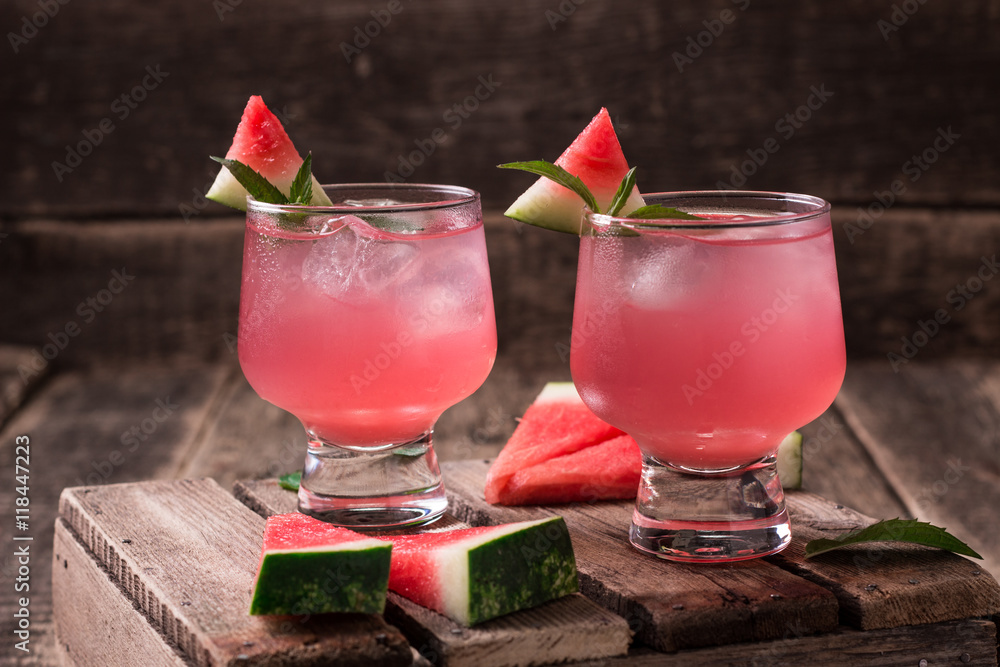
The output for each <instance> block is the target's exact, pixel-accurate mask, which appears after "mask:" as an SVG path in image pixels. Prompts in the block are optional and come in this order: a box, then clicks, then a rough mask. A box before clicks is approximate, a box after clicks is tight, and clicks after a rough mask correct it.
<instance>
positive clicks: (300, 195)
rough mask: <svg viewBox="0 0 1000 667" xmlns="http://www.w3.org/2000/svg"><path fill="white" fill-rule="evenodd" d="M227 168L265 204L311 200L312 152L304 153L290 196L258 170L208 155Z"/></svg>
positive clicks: (233, 160)
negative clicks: (304, 157)
mask: <svg viewBox="0 0 1000 667" xmlns="http://www.w3.org/2000/svg"><path fill="white" fill-rule="evenodd" d="M209 157H211V158H212V159H213V160H215V161H216V162H218V163H219V164H221V165H222V166H223V167H225V168H226V169H228V170H229V173H231V174H232V175H233V178H235V179H236V181H237V182H238V183H239V184H240V185H242V186H243V187H244V188H246V191H247V192H249V193H250V196H251V197H253V198H254V199H256V200H257V201H259V202H264V203H265V204H295V205H298V204H309V203H310V202H311V201H312V153H309V154H308V155H306V159H305V160H303V161H302V166H300V167H299V170H298V172H296V174H295V180H294V181H292V187H291V192H290V193H289V194H290V196H289V197H286V196H285V193H283V192H282V191H281V190H279V189H278V188H277V187H275V186H274V185H272V184H271V182H270V181H268V180H267V179H266V178H264V177H263V176H261V175H260V173H259V172H257V171H256V170H254V169H252V168H251V167H248V166H247V165H245V164H243V163H242V162H240V161H239V160H236V159H232V158H222V157H216V156H214V155H211V156H209Z"/></svg>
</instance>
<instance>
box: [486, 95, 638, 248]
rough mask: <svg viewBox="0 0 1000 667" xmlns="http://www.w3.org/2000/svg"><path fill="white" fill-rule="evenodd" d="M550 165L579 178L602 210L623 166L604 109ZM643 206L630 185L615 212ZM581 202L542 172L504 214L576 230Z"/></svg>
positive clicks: (539, 224) (621, 175)
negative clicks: (625, 198)
mask: <svg viewBox="0 0 1000 667" xmlns="http://www.w3.org/2000/svg"><path fill="white" fill-rule="evenodd" d="M555 164H556V165H558V166H559V167H562V168H563V169H565V170H566V171H567V172H569V173H570V174H572V175H573V176H576V177H577V178H579V179H580V180H581V181H583V183H584V185H586V187H587V188H588V189H589V190H590V192H591V193H592V194H593V197H594V200H595V202H596V204H597V206H598V207H599V209H600V211H606V210H607V209H608V207H609V206H610V204H611V201H612V199H614V197H615V193H616V192H617V191H618V187H619V185H620V184H621V183H622V180H623V179H624V178H625V176H626V175H627V174H628V173H629V167H628V162H627V161H626V160H625V154H624V153H623V152H622V147H621V144H620V143H619V142H618V135H616V134H615V129H614V126H613V125H612V124H611V116H610V115H608V110H607V109H605V108H603V107H602V108H601V110H600V111H599V112H598V114H597V115H596V116H594V118H593V120H591V121H590V124H588V125H587V127H585V128H584V129H583V131H582V132H581V133H580V134H579V136H577V138H576V139H574V140H573V143H571V144H570V145H569V147H568V148H567V149H566V150H565V151H563V154H562V155H560V156H559V158H558V159H557V160H556V161H555ZM501 166H502V165H501ZM644 204H645V202H644V201H643V199H642V196H641V195H640V194H639V189H638V188H637V187H633V188H630V189H629V195H628V198H627V200H626V202H625V204H624V206H623V207H622V208H621V210H620V211H619V213H620V214H622V215H625V214H628V213H631V212H632V211H634V210H636V209H638V208H640V207H642V206H643V205H644ZM583 205H584V202H583V201H581V196H580V195H578V194H577V193H576V192H574V191H573V190H571V189H569V188H567V187H565V186H563V185H559V184H558V183H556V182H554V181H553V180H551V179H550V178H547V177H545V176H542V177H540V178H539V179H538V180H537V181H536V182H535V183H534V185H532V186H531V187H530V188H528V189H527V190H526V191H525V192H524V193H523V194H522V195H521V196H520V197H518V198H517V200H516V201H515V202H514V203H513V204H511V206H510V208H508V209H507V211H506V213H505V215H507V216H508V217H511V218H514V219H515V220H520V221H521V222H526V223H528V224H530V225H535V226H537V227H545V228H546V229H554V230H556V231H561V232H570V233H573V234H579V233H580V229H581V220H582V215H583Z"/></svg>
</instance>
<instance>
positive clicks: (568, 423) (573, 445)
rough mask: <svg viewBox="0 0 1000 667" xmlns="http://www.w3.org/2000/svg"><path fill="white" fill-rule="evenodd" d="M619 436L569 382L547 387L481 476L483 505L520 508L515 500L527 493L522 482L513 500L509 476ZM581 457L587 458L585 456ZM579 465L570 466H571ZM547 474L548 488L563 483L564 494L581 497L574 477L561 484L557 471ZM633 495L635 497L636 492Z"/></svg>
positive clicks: (620, 432)
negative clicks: (588, 405) (592, 409)
mask: <svg viewBox="0 0 1000 667" xmlns="http://www.w3.org/2000/svg"><path fill="white" fill-rule="evenodd" d="M622 435H624V432H623V431H621V430H620V429H617V428H615V427H614V426H612V425H611V424H608V423H606V422H604V421H602V420H601V419H600V418H598V417H597V415H595V414H594V413H593V412H591V411H590V408H588V407H587V406H586V405H584V403H583V400H581V399H580V396H579V394H577V392H576V388H575V387H574V386H573V384H572V383H570V382H553V383H549V384H548V385H546V387H545V389H543V390H542V393H541V394H539V395H538V398H537V399H535V402H534V403H532V404H531V405H530V406H529V407H528V409H527V410H526V411H525V413H524V416H523V417H522V418H521V423H520V424H518V426H517V428H516V429H515V430H514V433H513V435H511V437H510V440H508V441H507V444H506V445H504V448H503V450H502V451H501V452H500V455H499V456H497V458H496V460H495V461H494V462H493V465H492V466H491V467H490V471H489V474H488V475H487V477H486V488H485V495H486V502H489V503H493V504H500V505H514V504H520V503H519V502H517V499H518V498H519V497H524V496H525V494H526V493H527V491H526V489H525V487H524V483H523V482H522V484H521V486H520V488H519V491H518V492H517V493H516V494H514V495H512V491H511V490H510V489H509V488H508V487H509V485H510V481H511V478H512V477H514V475H516V474H517V473H520V472H522V471H524V470H527V469H530V468H532V467H533V466H536V465H538V464H541V463H544V462H546V461H550V460H552V459H556V458H558V457H562V456H565V455H567V454H573V453H574V452H579V451H580V450H586V449H588V448H591V447H593V446H594V445H598V444H600V443H602V442H604V441H606V440H610V439H612V438H617V437H619V436H622ZM580 456H581V458H586V455H585V454H581V455H580ZM579 465H580V464H579V463H574V467H579ZM549 472H551V473H552V474H556V475H557V476H556V477H555V479H554V480H553V481H550V482H549V483H548V485H549V486H551V485H553V484H554V485H555V486H556V487H558V486H559V485H560V484H562V486H563V487H564V488H565V489H567V494H568V495H579V493H581V492H580V490H579V489H578V488H577V487H578V486H579V482H578V480H577V478H575V477H573V476H566V477H565V479H563V477H561V476H559V475H558V474H557V473H558V471H557V470H556V469H550V471H549ZM599 473H600V470H598V469H596V468H595V472H594V475H595V476H596V475H597V474H599ZM532 479H533V480H535V483H537V482H538V481H539V478H537V477H533V478H532ZM636 488H638V487H636ZM570 490H572V491H570ZM632 496H633V497H634V496H635V489H633V492H632ZM611 497H616V498H617V497H620V496H611ZM563 502H569V501H568V500H566V501H563Z"/></svg>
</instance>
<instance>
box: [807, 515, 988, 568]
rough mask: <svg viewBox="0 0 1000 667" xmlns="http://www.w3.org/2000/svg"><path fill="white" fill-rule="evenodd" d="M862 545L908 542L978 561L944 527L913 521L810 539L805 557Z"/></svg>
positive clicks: (889, 521) (893, 521) (892, 521)
mask: <svg viewBox="0 0 1000 667" xmlns="http://www.w3.org/2000/svg"><path fill="white" fill-rule="evenodd" d="M862 542H908V543H910V544H922V545H923V546H925V547H937V548H939V549H945V550H947V551H951V552H953V553H956V554H961V555H963V556H971V557H972V558H979V559H982V556H980V555H979V554H977V553H976V552H975V551H973V550H972V548H971V547H970V546H969V545H968V544H966V543H965V542H963V541H962V540H960V539H958V538H957V537H955V536H954V535H951V534H950V533H948V531H946V530H945V529H944V528H939V527H938V526H932V525H931V524H929V523H925V522H923V521H917V520H916V519H886V520H885V521H879V522H877V523H873V524H872V525H870V526H868V527H867V528H861V529H859V530H853V531H851V532H849V533H844V534H843V535H839V536H837V537H835V538H833V539H825V538H822V539H818V540H811V541H810V542H808V543H807V544H806V553H805V556H806V558H812V557H813V556H818V555H819V554H822V553H826V552H827V551H832V550H833V549H839V548H841V547H846V546H847V545H849V544H859V543H862Z"/></svg>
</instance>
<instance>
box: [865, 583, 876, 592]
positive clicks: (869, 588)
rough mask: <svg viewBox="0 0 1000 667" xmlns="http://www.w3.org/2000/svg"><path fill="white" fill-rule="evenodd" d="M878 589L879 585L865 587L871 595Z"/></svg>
mask: <svg viewBox="0 0 1000 667" xmlns="http://www.w3.org/2000/svg"><path fill="white" fill-rule="evenodd" d="M877 589H878V584H868V585H867V586H865V590H866V591H868V592H869V593H871V592H872V591H874V590H877Z"/></svg>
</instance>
